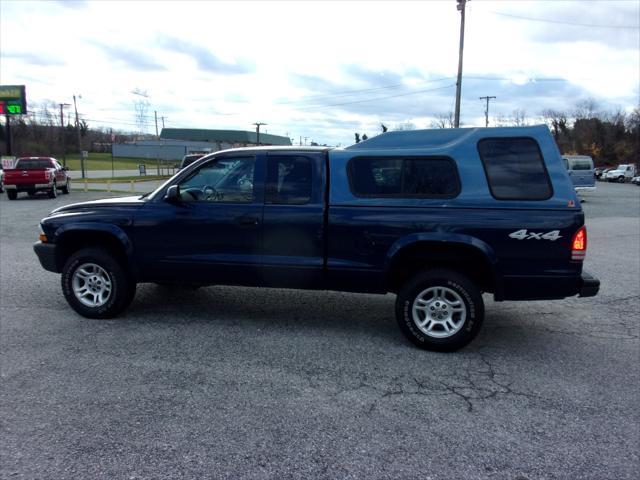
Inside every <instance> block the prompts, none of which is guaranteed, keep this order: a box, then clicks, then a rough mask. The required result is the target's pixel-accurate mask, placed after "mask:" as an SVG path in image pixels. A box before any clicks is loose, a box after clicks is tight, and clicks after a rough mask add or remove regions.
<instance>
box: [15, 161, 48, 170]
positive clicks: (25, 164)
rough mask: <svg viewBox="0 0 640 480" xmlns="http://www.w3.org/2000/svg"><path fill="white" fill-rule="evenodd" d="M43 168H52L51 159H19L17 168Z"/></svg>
mask: <svg viewBox="0 0 640 480" xmlns="http://www.w3.org/2000/svg"><path fill="white" fill-rule="evenodd" d="M43 168H51V160H45V159H39V158H34V159H31V158H29V159H18V162H17V163H16V169H20V170H39V169H43Z"/></svg>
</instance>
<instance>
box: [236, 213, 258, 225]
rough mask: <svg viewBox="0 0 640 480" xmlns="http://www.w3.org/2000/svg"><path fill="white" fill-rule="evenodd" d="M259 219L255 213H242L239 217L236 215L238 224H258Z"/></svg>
mask: <svg viewBox="0 0 640 480" xmlns="http://www.w3.org/2000/svg"><path fill="white" fill-rule="evenodd" d="M259 221H260V219H259V218H258V217H256V216H255V215H242V216H240V217H236V222H238V223H239V224H240V225H258V222H259Z"/></svg>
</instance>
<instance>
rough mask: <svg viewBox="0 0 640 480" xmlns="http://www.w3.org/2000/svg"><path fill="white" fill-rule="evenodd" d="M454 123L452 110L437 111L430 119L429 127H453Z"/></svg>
mask: <svg viewBox="0 0 640 480" xmlns="http://www.w3.org/2000/svg"><path fill="white" fill-rule="evenodd" d="M454 125H455V122H454V114H453V112H447V113H438V114H437V115H436V118H435V119H434V120H432V121H431V124H430V126H431V128H453V126H454Z"/></svg>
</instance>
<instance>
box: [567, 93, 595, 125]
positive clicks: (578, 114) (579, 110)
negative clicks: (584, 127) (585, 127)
mask: <svg viewBox="0 0 640 480" xmlns="http://www.w3.org/2000/svg"><path fill="white" fill-rule="evenodd" d="M597 110H598V103H597V102H596V101H595V100H594V99H593V98H588V99H586V100H582V101H580V102H578V103H576V107H575V109H574V110H573V117H574V118H575V119H576V120H584V119H587V118H598V111H597Z"/></svg>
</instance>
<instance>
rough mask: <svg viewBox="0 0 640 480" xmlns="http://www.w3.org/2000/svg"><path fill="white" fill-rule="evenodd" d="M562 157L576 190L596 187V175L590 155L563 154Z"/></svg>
mask: <svg viewBox="0 0 640 480" xmlns="http://www.w3.org/2000/svg"><path fill="white" fill-rule="evenodd" d="M562 159H563V160H564V165H565V167H567V172H569V178H571V182H573V188H575V189H576V191H579V190H595V189H596V175H595V171H594V168H593V159H592V158H591V157H590V156H588V155H563V156H562Z"/></svg>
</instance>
